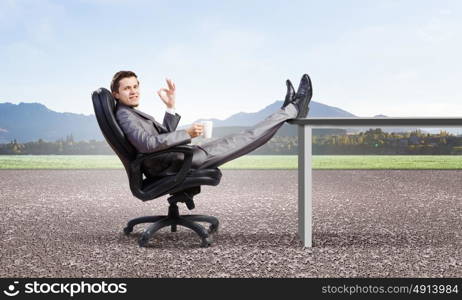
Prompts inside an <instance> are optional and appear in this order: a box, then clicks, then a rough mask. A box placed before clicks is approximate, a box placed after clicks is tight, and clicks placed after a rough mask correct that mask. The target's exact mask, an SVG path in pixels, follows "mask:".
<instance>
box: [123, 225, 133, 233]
mask: <svg viewBox="0 0 462 300" xmlns="http://www.w3.org/2000/svg"><path fill="white" fill-rule="evenodd" d="M132 231H133V228H130V227H125V228H124V233H125V235H129V234H130V233H132Z"/></svg>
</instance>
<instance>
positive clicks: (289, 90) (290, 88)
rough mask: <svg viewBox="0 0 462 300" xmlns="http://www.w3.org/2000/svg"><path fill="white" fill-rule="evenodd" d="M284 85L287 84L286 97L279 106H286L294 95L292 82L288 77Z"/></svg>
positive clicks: (292, 99)
mask: <svg viewBox="0 0 462 300" xmlns="http://www.w3.org/2000/svg"><path fill="white" fill-rule="evenodd" d="M286 85H287V93H286V99H285V100H284V103H283V104H282V107H281V108H284V107H286V106H287V105H289V104H290V103H291V102H292V101H294V96H295V89H294V86H293V85H292V82H290V80H289V79H287V80H286Z"/></svg>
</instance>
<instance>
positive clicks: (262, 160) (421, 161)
mask: <svg viewBox="0 0 462 300" xmlns="http://www.w3.org/2000/svg"><path fill="white" fill-rule="evenodd" d="M297 165H298V161H297V156H295V155H247V156H244V157H241V158H238V159H236V160H233V161H231V162H228V163H226V164H224V165H223V166H221V167H220V168H221V169H297ZM121 168H123V167H122V164H121V163H120V161H119V159H118V158H117V157H116V156H113V155H0V169H121ZM313 168H314V169H462V156H454V155H451V156H450V155H439V156H436V155H419V156H408V155H315V156H313Z"/></svg>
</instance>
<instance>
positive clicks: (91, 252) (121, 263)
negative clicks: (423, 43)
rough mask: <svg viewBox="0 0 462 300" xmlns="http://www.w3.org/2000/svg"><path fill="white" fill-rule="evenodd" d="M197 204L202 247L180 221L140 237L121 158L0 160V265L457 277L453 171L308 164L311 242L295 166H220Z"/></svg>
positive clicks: (11, 271)
mask: <svg viewBox="0 0 462 300" xmlns="http://www.w3.org/2000/svg"><path fill="white" fill-rule="evenodd" d="M222 172H223V177H222V180H221V183H220V185H218V186H216V187H209V186H204V187H202V193H201V194H199V195H197V196H196V197H195V204H196V208H195V209H194V210H192V211H188V210H187V208H186V207H185V206H184V205H182V204H181V206H180V213H182V214H189V213H192V214H206V215H213V216H216V217H218V219H219V220H220V230H219V232H218V234H217V235H216V236H215V240H214V244H213V245H212V247H210V248H200V247H199V244H200V239H199V237H198V236H197V235H196V234H195V233H194V232H193V231H190V230H189V229H186V228H183V227H178V232H176V233H171V232H170V231H169V229H168V228H164V229H162V230H161V231H159V232H158V233H156V234H155V235H154V236H153V238H152V239H151V240H150V242H149V244H148V246H147V247H146V248H140V247H139V246H138V243H137V239H138V237H139V236H140V232H141V231H142V230H143V229H144V228H145V227H146V225H144V224H140V225H138V226H136V227H135V230H134V232H133V233H132V234H131V235H129V236H125V235H124V234H123V232H122V229H123V227H124V226H125V225H126V222H127V221H128V220H130V219H133V218H136V217H139V216H144V215H159V214H160V215H163V214H166V213H167V207H168V203H167V201H166V198H167V197H161V198H159V199H156V200H151V201H147V202H142V201H140V200H138V199H136V198H134V197H133V196H132V195H131V193H130V190H129V188H128V182H127V177H126V174H125V171H123V170H2V171H0V202H1V207H0V241H1V245H0V246H1V247H0V265H1V268H0V277H462V237H461V231H462V202H461V197H462V184H461V183H462V171H452V170H418V171H414V170H314V171H313V185H314V190H313V241H314V247H313V248H304V247H302V244H301V242H300V241H299V239H298V237H297V171H294V170H287V171H285V170H264V171H263V170H258V171H257V170H224V171H222Z"/></svg>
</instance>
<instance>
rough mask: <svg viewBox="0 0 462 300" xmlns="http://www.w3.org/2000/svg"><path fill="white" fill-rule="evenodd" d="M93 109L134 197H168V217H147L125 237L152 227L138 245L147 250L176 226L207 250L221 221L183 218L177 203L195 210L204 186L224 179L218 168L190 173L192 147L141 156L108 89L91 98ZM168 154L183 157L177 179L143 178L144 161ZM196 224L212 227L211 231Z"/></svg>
mask: <svg viewBox="0 0 462 300" xmlns="http://www.w3.org/2000/svg"><path fill="white" fill-rule="evenodd" d="M92 100H93V108H94V109H95V116H96V119H97V121H98V124H99V127H100V128H101V131H102V132H103V135H104V137H105V139H106V141H107V142H108V143H109V145H110V146H111V148H112V149H113V150H114V152H115V153H116V154H117V156H118V157H119V158H120V160H121V161H122V164H123V165H124V167H125V171H126V172H127V176H128V182H129V185H130V190H131V192H132V194H133V195H134V196H135V197H137V198H138V199H140V200H143V201H147V200H152V199H155V198H158V197H161V196H164V195H166V194H170V195H171V196H170V197H169V198H168V202H169V204H170V206H169V209H168V215H167V216H146V217H139V218H136V219H133V220H131V221H129V222H128V224H127V227H125V228H124V232H125V234H127V235H128V234H130V233H131V232H132V231H133V227H134V226H135V225H137V224H140V223H152V224H151V225H150V226H149V227H148V228H147V229H146V230H145V231H144V232H143V233H142V235H141V237H140V238H139V241H138V242H139V245H140V246H141V247H143V246H145V245H146V244H147V243H148V241H149V238H150V237H151V236H152V235H153V234H154V233H155V232H156V231H158V230H159V229H161V228H163V227H166V226H170V227H171V231H172V232H175V231H176V229H177V225H181V226H184V227H187V228H190V229H192V230H194V231H195V232H196V233H197V234H198V235H199V236H200V237H201V239H202V243H201V247H208V246H210V245H211V243H212V240H213V234H214V233H216V232H217V230H218V219H217V218H215V217H212V216H203V215H180V214H179V212H178V206H177V202H184V203H185V204H186V206H187V207H188V209H193V208H194V201H193V197H194V196H195V195H197V194H199V193H200V186H201V185H217V184H218V183H219V182H220V179H221V172H220V170H219V169H218V168H213V169H200V170H198V169H191V163H192V155H193V147H194V146H193V145H180V146H176V147H172V148H169V149H166V150H163V151H159V152H155V153H149V154H141V153H138V152H137V151H136V149H135V148H134V147H133V146H132V145H131V144H130V143H129V142H128V140H127V139H126V138H125V136H124V133H123V131H122V130H121V129H120V127H119V125H118V123H117V121H116V118H115V104H116V100H115V99H114V98H113V96H112V94H111V93H110V92H109V91H108V90H107V89H105V88H100V89H98V90H96V91H94V92H93V94H92ZM167 152H180V153H184V162H183V165H182V167H181V169H180V170H179V172H178V173H177V174H176V175H172V176H165V177H161V178H149V177H147V178H144V176H143V171H142V168H141V164H142V162H143V161H144V160H145V159H151V158H153V157H156V156H158V155H160V154H163V153H167ZM197 222H207V223H210V226H209V228H208V230H206V229H205V228H204V227H203V226H202V225H200V224H199V223H197Z"/></svg>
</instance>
